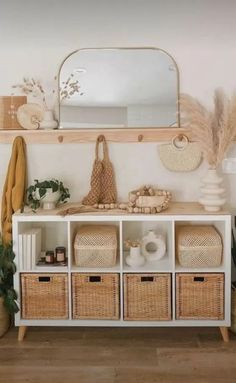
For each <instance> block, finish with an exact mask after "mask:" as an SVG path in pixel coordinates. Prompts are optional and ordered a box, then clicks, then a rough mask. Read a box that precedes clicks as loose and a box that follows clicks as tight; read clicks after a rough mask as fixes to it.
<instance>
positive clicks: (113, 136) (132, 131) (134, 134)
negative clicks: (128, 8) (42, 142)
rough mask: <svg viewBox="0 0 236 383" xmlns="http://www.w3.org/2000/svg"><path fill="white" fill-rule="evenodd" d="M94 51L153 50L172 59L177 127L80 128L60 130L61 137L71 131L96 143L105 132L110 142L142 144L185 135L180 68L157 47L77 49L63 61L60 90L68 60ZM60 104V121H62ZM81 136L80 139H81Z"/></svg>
mask: <svg viewBox="0 0 236 383" xmlns="http://www.w3.org/2000/svg"><path fill="white" fill-rule="evenodd" d="M92 49H93V50H94V49H97V50H98V49H107V50H109V49H111V50H132V49H136V50H138V49H152V50H157V51H161V52H163V53H165V54H166V55H167V56H169V57H170V59H171V60H172V62H173V65H174V66H175V69H176V70H175V72H176V100H177V105H176V120H177V127H165V126H163V127H155V128H153V127H152V128H148V127H145V128H133V127H132V128H125V129H123V128H122V129H121V128H110V129H109V128H106V129H102V128H96V129H84V128H78V129H71V130H70V129H67V128H66V129H59V130H60V132H61V135H62V136H63V135H64V134H67V131H69V130H70V132H74V134H76V135H77V136H78V139H80V141H94V140H95V139H96V137H97V136H98V135H99V134H101V132H103V134H104V135H105V136H106V139H107V140H109V141H121V142H122V141H124V142H129V141H130V142H142V141H149V142H150V141H165V140H169V139H170V138H172V137H173V136H174V135H176V134H181V133H185V131H184V130H183V129H181V127H180V110H179V97H180V86H179V68H178V65H177V63H176V61H175V59H174V58H173V57H172V56H171V54H170V53H169V52H167V51H166V50H164V49H161V48H157V47H103V48H100V47H99V48H81V49H77V50H75V51H73V52H71V53H70V54H68V55H67V56H66V57H65V58H64V60H63V61H62V63H61V65H60V68H59V72H58V90H59V89H60V73H61V70H62V67H63V65H64V63H65V62H66V60H67V59H68V58H69V57H71V56H72V55H74V54H76V53H78V52H80V51H84V50H92ZM58 99H59V100H60V94H59V95H58ZM60 109H61V108H60V103H59V121H60V114H61V111H60ZM79 136H80V137H79Z"/></svg>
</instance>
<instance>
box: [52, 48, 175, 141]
mask: <svg viewBox="0 0 236 383" xmlns="http://www.w3.org/2000/svg"><path fill="white" fill-rule="evenodd" d="M58 78H59V99H60V108H59V110H60V111H59V116H60V117H59V120H60V124H59V125H60V129H64V130H67V129H75V130H76V131H81V132H82V131H83V132H85V131H86V132H87V134H89V132H91V133H92V132H94V131H97V130H98V131H99V130H104V131H105V133H106V132H107V134H108V133H109V132H110V133H112V136H113V137H114V135H115V134H116V132H117V133H119V134H123V135H127V134H131V135H132V134H134V132H135V131H136V132H137V134H138V133H139V139H138V140H139V141H142V139H140V133H141V132H143V134H144V135H145V136H148V135H149V136H150V132H154V131H157V132H158V131H163V129H164V130H166V129H168V130H169V129H170V130H171V129H173V130H175V128H180V120H179V70H178V67H177V64H176V62H175V60H174V59H173V57H172V56H171V55H170V54H169V53H168V52H166V51H164V50H163V49H159V48H153V47H141V48H84V49H79V50H77V51H74V52H72V53H70V54H69V55H68V56H67V57H66V58H65V59H64V60H63V62H62V64H61V66H60V70H59V76H58ZM123 132H124V133H123ZM173 134H174V133H173Z"/></svg>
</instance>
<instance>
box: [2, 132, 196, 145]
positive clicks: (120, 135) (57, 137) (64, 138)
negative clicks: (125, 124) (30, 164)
mask: <svg viewBox="0 0 236 383" xmlns="http://www.w3.org/2000/svg"><path fill="white" fill-rule="evenodd" d="M100 134H103V135H104V136H105V137H106V140H107V141H112V142H139V143H141V142H161V141H170V140H172V138H173V137H174V136H176V135H179V134H180V135H181V134H185V135H187V136H188V138H189V139H190V140H191V134H190V132H189V131H187V130H186V129H182V128H138V129H136V128H134V129H130V128H129V129H125V128H124V129H55V130H45V129H38V130H24V129H22V130H20V129H19V130H0V143H4V144H11V143H12V142H13V141H14V139H15V137H17V136H22V137H23V138H24V140H25V142H26V143H27V144H62V143H63V144H76V143H82V142H94V141H96V139H97V137H98V136H99V135H100Z"/></svg>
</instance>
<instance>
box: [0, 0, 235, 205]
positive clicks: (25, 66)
mask: <svg viewBox="0 0 236 383" xmlns="http://www.w3.org/2000/svg"><path fill="white" fill-rule="evenodd" d="M0 10H1V12H0V52H1V53H0V54H1V59H0V94H1V95H7V94H10V93H11V85H12V84H14V83H16V82H19V81H21V80H22V77H23V76H34V77H38V78H41V79H42V80H43V81H44V82H46V83H48V85H50V83H52V82H53V81H52V79H53V77H54V75H55V74H56V73H57V70H58V67H59V65H60V62H61V61H62V60H63V58H64V57H65V56H66V55H67V54H68V53H70V52H71V51H73V50H75V49H78V48H84V47H116V46H117V47H118V46H157V47H160V48H163V49H165V50H167V51H168V52H170V53H171V54H172V56H173V57H174V58H175V60H176V61H177V64H178V66H179V71H180V88H181V91H182V92H187V93H190V94H192V95H193V96H196V97H199V98H200V99H201V100H202V101H203V102H205V103H207V104H209V105H210V104H211V100H212V94H213V90H214V89H215V87H217V86H223V87H224V88H225V90H226V91H227V92H231V91H232V90H234V89H235V81H236V80H235V79H236V76H235V68H236V50H235V36H236V23H235V14H236V2H235V1H234V0H225V1H224V2H222V1H221V0H198V1H194V2H193V1H189V0H179V1H174V0H172V1H168V0H166V1H161V0H156V1H155V0H153V1H152V0H114V1H113V0H100V1H96V0H94V1H92V0H86V1H82V0H75V1H72V0H67V1H64V0H51V1H50V0H48V1H46V0H44V1H43V0H40V1H38V0H21V1H19V0H15V1H12V0H8V1H5V0H0ZM10 150H11V148H10V146H9V145H0V158H1V161H0V184H1V186H2V184H3V181H4V178H5V174H6V169H7V164H8V161H9V156H10ZM110 155H111V159H112V161H113V163H114V166H115V169H116V174H117V184H118V192H119V196H120V198H121V199H123V200H124V199H126V196H127V193H128V191H129V190H131V189H133V188H135V187H137V186H139V185H141V184H144V183H150V184H157V185H159V186H160V187H164V188H167V189H170V190H172V191H173V194H174V197H175V199H178V200H180V199H181V200H195V199H196V198H197V197H198V190H199V178H200V177H201V176H202V175H203V174H204V171H205V165H204V164H203V165H202V166H201V167H200V168H199V169H198V170H197V171H195V172H192V173H188V174H184V175H179V174H177V173H176V174H172V173H170V172H168V171H167V170H165V169H164V168H163V166H162V165H161V163H160V160H159V158H158V155H157V144H155V143H151V144H142V143H140V144H111V145H110ZM93 156H94V145H93V144H80V145H79V144H77V145H44V146H43V145H31V146H29V147H28V164H29V182H31V181H32V180H33V179H34V178H46V177H52V176H54V177H58V178H62V179H63V180H64V181H65V182H66V183H68V184H69V186H70V188H71V190H72V199H73V200H79V199H80V198H81V197H82V196H83V195H84V194H85V193H86V191H87V189H88V184H89V177H90V172H91V167H92V162H93ZM226 184H227V186H228V195H229V200H230V202H231V205H235V204H236V186H234V184H235V176H227V178H226Z"/></svg>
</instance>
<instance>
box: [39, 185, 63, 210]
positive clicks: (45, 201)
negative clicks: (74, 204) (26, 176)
mask: <svg viewBox="0 0 236 383" xmlns="http://www.w3.org/2000/svg"><path fill="white" fill-rule="evenodd" d="M35 196H36V198H37V199H40V200H41V206H42V208H43V209H45V210H50V209H55V207H56V203H57V202H58V200H59V198H60V192H59V191H56V192H53V191H52V188H47V189H46V194H45V195H44V196H43V197H42V198H41V197H40V195H39V189H38V188H37V189H36V192H35Z"/></svg>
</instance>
